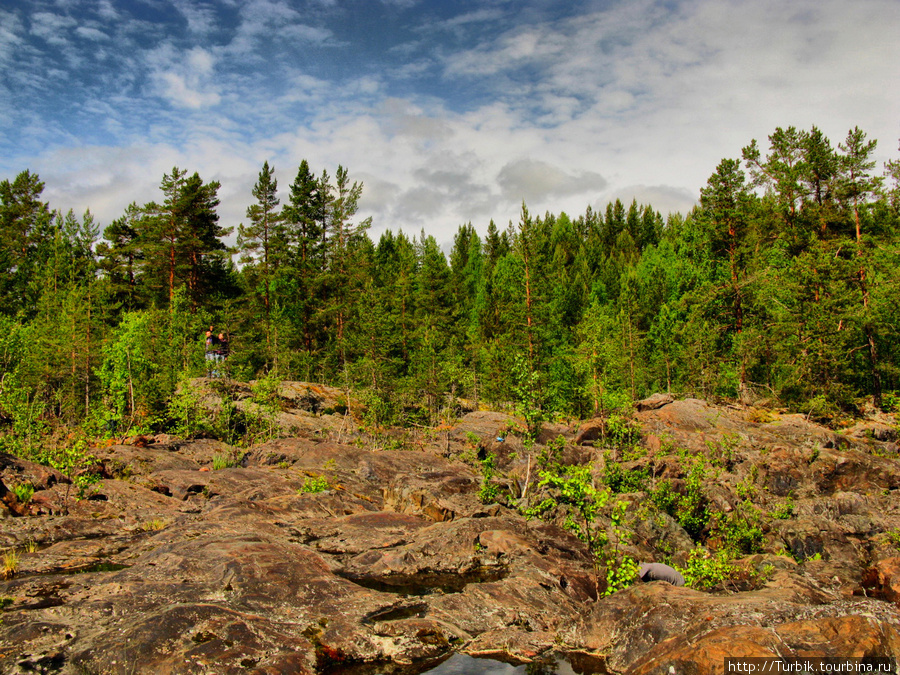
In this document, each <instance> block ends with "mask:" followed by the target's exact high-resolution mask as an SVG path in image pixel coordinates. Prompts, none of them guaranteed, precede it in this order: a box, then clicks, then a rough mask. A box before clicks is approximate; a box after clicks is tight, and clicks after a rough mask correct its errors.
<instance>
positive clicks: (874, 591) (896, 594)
mask: <svg viewBox="0 0 900 675" xmlns="http://www.w3.org/2000/svg"><path fill="white" fill-rule="evenodd" d="M860 585H861V586H862V588H863V590H864V592H865V594H866V595H869V596H871V597H873V598H880V599H882V600H887V601H888V602H893V603H895V604H897V605H900V557H893V558H887V559H885V560H879V561H878V562H877V563H876V564H875V565H872V566H871V567H869V568H868V569H866V571H865V572H863V575H862V581H861V583H860Z"/></svg>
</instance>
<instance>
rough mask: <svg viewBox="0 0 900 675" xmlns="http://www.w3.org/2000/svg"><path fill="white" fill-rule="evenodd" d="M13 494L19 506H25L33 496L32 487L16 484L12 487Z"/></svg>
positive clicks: (29, 484)
mask: <svg viewBox="0 0 900 675" xmlns="http://www.w3.org/2000/svg"><path fill="white" fill-rule="evenodd" d="M12 491H13V494H15V495H16V499H17V500H18V502H19V503H20V504H27V503H28V502H30V501H31V497H32V496H33V495H34V486H33V485H32V484H31V483H27V482H26V483H16V484H15V485H13V490H12Z"/></svg>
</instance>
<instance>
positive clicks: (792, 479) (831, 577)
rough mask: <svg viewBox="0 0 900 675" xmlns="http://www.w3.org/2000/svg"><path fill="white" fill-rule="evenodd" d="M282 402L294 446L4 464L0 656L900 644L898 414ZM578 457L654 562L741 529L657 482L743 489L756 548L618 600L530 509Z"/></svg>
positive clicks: (703, 658)
mask: <svg viewBox="0 0 900 675" xmlns="http://www.w3.org/2000/svg"><path fill="white" fill-rule="evenodd" d="M200 384H201V385H202V383H200ZM280 393H281V397H280V399H281V410H280V412H279V414H278V415H277V419H275V422H277V424H278V426H279V427H280V428H281V429H283V430H286V431H289V432H290V434H291V436H290V437H286V438H279V439H276V440H271V441H268V442H266V443H261V444H257V445H255V446H252V447H250V448H246V449H242V448H233V447H229V446H227V445H225V444H223V443H221V442H219V441H214V440H209V439H198V440H191V441H185V440H182V439H179V438H176V437H172V436H157V437H139V438H131V439H126V442H123V443H120V444H111V445H106V446H104V447H95V448H92V449H91V453H92V454H93V455H94V456H95V457H96V459H97V461H96V463H95V465H94V468H93V470H94V471H95V472H97V473H98V474H100V475H102V476H103V478H102V480H101V481H100V482H98V483H96V484H95V485H89V486H87V487H85V486H83V485H73V484H72V483H71V482H70V481H69V479H68V478H67V477H66V476H64V475H63V474H61V473H59V472H56V471H54V470H51V469H48V468H46V467H42V466H39V465H36V464H32V463H29V462H27V461H23V460H20V459H18V458H15V457H12V456H8V455H0V500H2V504H0V517H2V527H0V550H2V551H6V556H5V557H4V560H3V561H0V562H3V563H4V568H3V571H5V576H6V577H7V578H6V579H5V580H3V581H0V607H2V610H3V611H2V614H0V671H2V672H4V673H54V672H61V673H116V674H119V673H121V674H126V673H217V674H222V673H259V674H262V673H272V674H275V673H319V672H343V673H374V672H382V673H388V672H396V673H417V672H422V671H424V670H426V669H427V668H429V667H431V666H433V665H434V664H435V663H436V662H438V661H439V660H440V659H442V658H445V657H447V656H448V655H450V654H452V653H454V652H464V653H468V654H471V655H476V656H491V657H494V658H500V659H502V660H506V661H510V662H514V663H529V662H538V663H540V662H541V660H542V659H545V660H546V659H550V658H555V657H556V656H557V655H560V654H561V655H564V656H566V658H567V659H568V660H569V661H570V663H571V664H572V667H573V668H574V669H575V670H576V672H628V673H648V674H649V673H665V674H668V673H672V672H675V673H682V672H683V673H707V672H722V671H723V664H724V657H726V656H776V655H777V656H837V657H847V656H858V657H866V656H900V613H898V607H897V603H900V549H898V542H900V502H898V494H900V493H898V489H900V461H898V457H897V452H898V448H897V445H896V444H895V440H896V431H895V428H894V426H893V425H894V421H893V419H891V418H888V417H884V416H882V417H881V418H879V419H871V420H867V421H866V422H862V423H859V424H857V425H856V426H854V427H851V428H845V429H843V430H842V431H840V432H838V431H834V430H831V429H828V428H825V427H823V426H819V425H817V424H815V423H812V422H810V421H808V420H806V419H805V418H804V417H802V416H798V415H785V414H778V413H776V412H772V411H764V410H759V409H752V408H736V407H727V406H713V405H708V404H706V403H704V402H703V401H698V400H690V399H689V400H681V401H674V400H672V399H671V398H669V397H661V396H658V397H654V398H653V399H651V400H648V401H645V402H642V403H641V404H639V405H638V406H637V408H636V410H635V412H634V415H633V422H632V423H631V426H630V427H628V428H629V429H631V430H632V431H629V434H631V435H630V436H628V439H630V440H629V442H622V437H621V436H616V435H615V434H616V433H619V432H620V431H621V426H620V427H617V429H618V431H616V430H615V429H611V426H610V425H611V422H610V421H609V420H604V419H599V418H598V419H596V420H591V421H588V422H585V423H581V424H571V425H564V424H553V425H551V424H546V425H544V429H543V431H542V433H541V435H540V437H539V438H538V441H537V443H536V444H534V445H531V444H528V443H525V442H524V441H523V438H522V434H521V432H520V431H518V429H520V425H521V423H520V422H519V421H517V420H516V419H515V418H512V417H510V416H507V415H504V414H500V413H495V412H485V411H475V412H469V413H460V416H459V417H458V418H457V419H455V420H454V421H452V423H448V424H446V425H443V426H442V427H439V428H437V429H429V430H422V429H419V430H381V431H380V432H379V433H373V430H371V429H369V430H362V429H360V427H359V426H358V424H357V423H356V422H354V421H353V418H352V417H350V416H345V415H343V414H340V413H339V412H336V411H337V409H338V408H340V406H339V404H338V403H337V402H338V400H339V398H340V397H339V392H334V391H332V390H327V389H325V388H321V387H313V386H312V385H309V386H307V385H304V384H301V383H288V384H286V385H284V386H283V387H282V390H281V392H280ZM218 403H219V402H217V400H216V397H215V395H213V394H211V393H210V394H209V395H208V396H206V399H205V404H206V405H208V406H210V407H212V408H214V407H215V406H216V405H218ZM242 405H245V406H252V403H250V402H249V399H248V400H246V401H243V402H242ZM353 412H354V411H353V406H351V413H353ZM613 432H615V433H613ZM559 437H562V439H563V440H562V441H560V440H554V439H558V438H559ZM499 438H502V439H503V440H502V441H501V440H498V439H499ZM616 439H618V440H616ZM632 441H633V442H632ZM486 457H494V458H495V462H494V463H495V465H496V468H495V469H494V470H493V471H494V474H495V475H494V476H493V477H492V478H490V480H489V481H487V485H488V486H489V487H491V488H492V489H491V490H486V489H485V479H484V476H483V472H484V462H483V461H481V460H483V459H484V458H486ZM698 458H699V459H698ZM228 464H233V465H232V466H224V465H228ZM701 464H702V467H704V471H702V472H700V474H702V475H701V478H702V481H701V483H700V484H699V487H698V484H697V483H696V481H695V482H693V483H692V476H693V477H694V479H696V478H697V475H698V473H697V472H696V471H695V472H694V473H693V474H692V473H691V471H692V467H693V468H694V469H696V467H697V466H700V465H701ZM565 465H576V466H590V467H591V476H592V477H593V480H594V482H595V483H596V484H597V485H598V486H602V484H603V483H604V481H605V482H606V483H607V484H609V483H610V480H611V479H610V476H613V475H615V476H619V478H620V480H619V481H618V482H615V483H614V485H615V486H616V489H617V493H616V494H615V495H613V499H611V500H610V503H609V505H608V506H607V507H605V508H604V509H601V512H600V513H599V514H598V515H597V517H596V520H595V522H594V524H593V527H594V530H593V531H594V532H595V534H596V533H606V534H607V536H609V537H610V543H609V544H608V546H612V545H614V544H615V543H616V542H618V545H619V548H620V549H621V552H622V553H623V554H627V555H629V556H631V557H633V558H634V559H636V560H656V561H663V560H665V561H668V562H670V563H672V564H675V565H678V566H682V567H684V566H686V565H688V564H689V561H690V553H691V551H692V550H693V549H694V547H695V544H696V541H702V542H703V543H704V544H705V546H706V548H707V549H709V550H711V551H714V550H715V549H716V548H717V547H720V548H721V546H722V541H721V538H722V537H723V536H724V535H722V533H721V532H722V530H715V528H714V527H712V526H710V525H709V524H707V526H706V528H705V529H704V530H703V531H702V532H693V533H692V534H693V537H692V536H691V534H689V532H688V531H687V530H686V529H685V528H684V527H682V525H680V524H679V522H678V520H677V518H675V517H673V516H672V515H670V514H669V513H667V512H665V511H664V510H662V509H660V508H657V507H656V506H654V495H658V494H660V493H659V486H660V485H661V484H662V483H663V482H665V483H666V484H668V485H669V486H671V490H672V494H674V495H675V496H676V497H679V496H683V495H688V494H690V491H691V490H694V491H698V494H700V495H701V496H702V498H703V503H704V504H705V508H706V509H707V511H706V513H708V514H709V515H710V519H709V523H713V524H714V523H717V522H718V523H723V522H726V521H728V522H732V521H734V522H737V520H736V519H735V517H736V516H738V515H742V514H743V515H744V516H746V514H747V513H751V511H748V509H749V508H750V507H749V506H748V503H752V505H753V510H752V514H754V519H755V520H753V522H754V523H756V524H757V525H758V527H759V529H760V535H759V537H758V538H757V540H756V542H755V545H754V551H753V552H752V553H746V554H742V555H740V556H739V558H738V559H737V560H736V561H734V562H733V565H734V569H735V570H736V572H734V573H732V574H730V575H728V576H727V578H725V577H723V578H722V579H721V580H719V582H718V583H716V582H715V581H716V580H715V579H714V580H713V583H711V584H710V587H709V588H707V589H706V590H697V589H692V588H676V587H673V586H670V585H668V584H665V583H663V582H653V583H648V584H641V583H637V584H635V585H633V586H631V587H629V588H627V589H625V590H622V591H619V592H616V593H612V594H610V595H605V591H606V590H607V587H606V577H605V574H604V570H603V569H602V568H601V569H600V570H599V574H598V569H597V567H596V566H595V564H594V559H593V557H592V555H591V554H590V552H589V550H588V548H587V546H586V544H585V543H584V542H582V541H581V540H579V539H578V538H577V537H575V536H573V534H571V533H569V532H567V531H566V530H565V529H564V528H562V527H561V525H562V524H563V522H564V518H565V509H562V508H561V507H560V508H557V509H551V510H549V511H547V513H546V514H545V518H546V519H540V518H534V517H533V518H530V519H528V518H526V517H525V516H523V515H522V512H523V510H525V509H526V508H527V507H529V506H534V505H535V504H537V503H538V502H539V501H541V500H542V499H544V498H546V497H548V496H552V494H551V493H550V492H548V490H547V488H540V487H539V486H538V485H537V481H538V480H539V476H540V470H541V469H542V468H543V469H545V470H546V469H547V468H548V467H552V466H555V467H557V469H558V467H560V466H565ZM223 467H224V468H223ZM623 476H625V477H626V479H624V480H623V479H622V477H623ZM627 477H631V478H627ZM26 482H28V483H31V484H32V485H33V486H34V488H35V492H34V494H33V496H32V497H31V499H30V501H28V503H22V502H21V501H20V500H19V499H17V497H16V496H15V495H14V492H13V490H14V487H15V486H16V485H20V484H23V483H26ZM79 487H81V489H80V492H81V494H78V493H79V489H78V488H79ZM523 493H524V494H523ZM491 495H493V501H492V499H490V498H488V499H486V498H485V497H486V496H491ZM679 498H680V497H679ZM485 501H487V502H488V503H484V502H485ZM498 502H500V503H498ZM615 502H624V506H623V507H622V508H624V517H623V518H621V519H620V521H621V522H620V525H619V526H618V530H617V529H616V528H615V527H614V523H613V521H612V518H613V517H614V513H613V512H614V508H615V507H614V504H615ZM729 519H731V520H729ZM745 520H746V519H745ZM711 528H712V529H711Z"/></svg>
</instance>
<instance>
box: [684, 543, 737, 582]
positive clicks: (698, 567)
mask: <svg viewBox="0 0 900 675" xmlns="http://www.w3.org/2000/svg"><path fill="white" fill-rule="evenodd" d="M680 572H681V573H682V575H684V581H685V585H687V586H689V587H690V588H696V589H698V590H709V589H712V588H716V587H717V586H722V585H724V584H725V583H726V582H728V581H730V580H731V579H733V578H734V577H735V575H736V574H737V568H736V567H735V566H734V565H733V564H732V563H731V557H730V556H729V554H728V552H727V551H724V550H723V551H717V552H716V553H710V552H708V551H707V550H706V549H704V548H702V547H701V546H697V547H696V548H694V549H693V550H692V551H691V553H690V556H689V557H688V563H687V567H685V568H684V569H682V570H680Z"/></svg>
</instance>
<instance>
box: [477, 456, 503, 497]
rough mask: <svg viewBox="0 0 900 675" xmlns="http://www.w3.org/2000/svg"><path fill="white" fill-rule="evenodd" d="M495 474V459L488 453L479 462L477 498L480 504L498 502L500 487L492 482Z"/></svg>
mask: <svg viewBox="0 0 900 675" xmlns="http://www.w3.org/2000/svg"><path fill="white" fill-rule="evenodd" d="M496 473H497V457H496V456H495V455H494V454H493V453H488V454H487V456H486V457H485V458H484V459H483V460H481V488H480V489H479V490H478V498H479V499H480V500H481V503H482V504H493V503H494V502H500V486H498V485H497V484H496V483H494V482H493V480H492V479H493V478H494V476H495V475H496Z"/></svg>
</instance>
